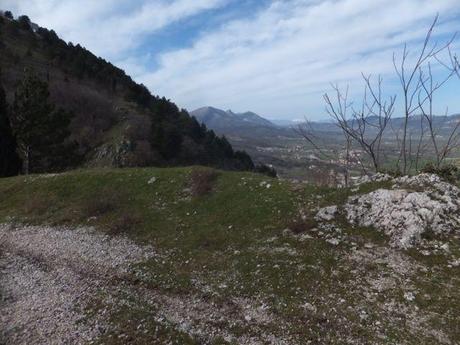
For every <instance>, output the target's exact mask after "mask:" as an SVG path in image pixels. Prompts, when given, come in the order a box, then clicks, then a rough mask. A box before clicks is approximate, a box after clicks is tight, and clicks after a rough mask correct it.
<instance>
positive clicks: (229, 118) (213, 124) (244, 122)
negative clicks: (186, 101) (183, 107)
mask: <svg viewBox="0 0 460 345" xmlns="http://www.w3.org/2000/svg"><path fill="white" fill-rule="evenodd" d="M190 114H191V115H193V116H195V118H196V119H197V120H198V121H200V122H201V123H204V124H205V125H206V126H207V127H209V128H212V129H214V130H216V131H221V132H230V131H236V130H238V129H245V128H255V127H274V126H275V125H274V124H273V123H271V122H270V121H268V120H267V119H264V118H263V117H261V116H260V115H257V114H256V113H253V112H251V111H247V112H245V113H234V112H233V111H231V110H227V111H225V110H221V109H217V108H213V107H203V108H199V109H196V110H193V111H192V112H191V113H190Z"/></svg>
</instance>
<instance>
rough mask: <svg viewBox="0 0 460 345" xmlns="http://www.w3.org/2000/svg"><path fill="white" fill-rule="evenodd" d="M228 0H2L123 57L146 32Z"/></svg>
mask: <svg viewBox="0 0 460 345" xmlns="http://www.w3.org/2000/svg"><path fill="white" fill-rule="evenodd" d="M226 1H227V0H193V1H191V0H138V1H131V0H28V1H25V0H24V1H21V0H19V1H18V0H1V5H0V7H1V8H5V9H10V10H12V11H13V12H14V13H15V14H17V15H19V14H27V15H28V16H29V17H30V18H31V19H32V20H33V21H34V22H36V23H37V24H39V25H41V26H44V27H47V28H52V29H54V30H55V31H56V32H58V34H59V35H60V36H61V37H63V38H64V39H65V40H67V41H71V42H74V43H80V44H82V45H84V46H85V47H86V48H88V49H89V50H91V51H92V52H94V53H95V54H97V55H100V56H103V57H105V58H109V59H119V58H120V57H121V56H123V55H125V54H126V53H127V52H128V51H129V50H130V49H133V48H135V47H137V46H138V45H140V44H141V43H142V39H143V38H144V36H145V35H146V34H152V33H155V32H157V31H159V30H161V29H162V28H164V27H166V26H168V25H170V24H172V23H174V22H177V21H179V20H182V19H184V18H187V17H190V16H193V15H195V14H198V13H200V12H202V11H205V10H209V9H212V8H216V7H219V6H222V5H223V4H225V2H226Z"/></svg>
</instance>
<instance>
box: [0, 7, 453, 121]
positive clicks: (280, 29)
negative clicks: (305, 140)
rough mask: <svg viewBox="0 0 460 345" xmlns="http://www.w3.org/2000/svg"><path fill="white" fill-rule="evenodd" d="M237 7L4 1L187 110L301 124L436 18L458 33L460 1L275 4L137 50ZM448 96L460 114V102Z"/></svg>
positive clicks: (380, 69)
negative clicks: (171, 29)
mask: <svg viewBox="0 0 460 345" xmlns="http://www.w3.org/2000/svg"><path fill="white" fill-rule="evenodd" d="M238 1H240V0H139V1H128V0H126V1H121V0H120V1H118V0H97V1H95V0H78V1H77V0H28V1H25V0H24V1H22V0H0V4H1V5H0V7H2V8H7V9H11V10H13V11H14V13H15V14H22V13H25V14H28V15H29V16H30V17H31V18H32V19H33V20H34V21H36V22H38V23H39V24H40V25H43V26H45V27H48V28H53V29H55V30H56V31H57V32H58V33H59V34H60V35H61V36H62V37H64V38H65V39H66V40H69V41H73V42H74V43H81V44H82V45H84V46H86V47H87V48H88V49H90V50H91V51H93V52H94V53H96V54H98V55H101V56H103V57H105V58H108V59H110V60H111V61H113V62H115V63H116V64H118V65H119V66H120V67H122V68H124V69H125V70H126V71H127V72H128V73H130V74H132V75H133V76H134V77H135V78H136V80H138V81H140V82H143V83H145V84H146V85H147V86H148V87H149V88H150V89H151V90H152V91H153V92H154V93H156V94H159V95H162V96H163V95H164V96H166V97H168V98H171V99H172V100H174V101H176V102H177V103H178V105H179V106H181V107H187V108H188V109H193V108H195V107H199V106H203V105H214V106H217V107H222V108H233V109H235V110H237V111H243V110H254V111H257V112H260V113H261V114H264V115H269V116H270V115H272V116H276V117H292V118H295V117H299V116H304V115H306V114H308V115H309V116H313V117H315V116H320V115H321V113H322V109H323V103H322V94H323V93H324V92H325V91H327V90H328V86H329V83H330V82H340V83H342V84H345V83H349V84H351V86H353V87H354V88H353V89H358V90H360V89H359V88H358V85H360V81H359V78H360V74H361V72H364V73H371V72H372V73H373V74H378V73H381V74H383V75H384V76H386V77H388V76H389V75H391V74H392V72H393V66H392V61H391V56H392V52H393V51H395V50H396V51H399V49H400V48H401V44H402V42H404V41H407V42H409V44H410V46H411V45H413V44H416V43H418V42H419V41H420V40H421V39H422V38H423V37H424V35H425V33H426V29H427V27H428V26H429V24H430V23H431V21H432V20H433V18H434V16H435V15H436V13H439V14H440V18H441V24H440V26H439V27H438V29H437V32H438V34H446V33H452V32H453V31H454V30H455V29H456V26H457V24H458V15H459V14H460V2H459V1H458V0H439V1H433V0H372V1H363V0H273V1H272V2H271V4H269V5H267V6H266V7H265V8H263V9H262V10H260V11H259V12H257V13H248V14H247V15H245V16H243V17H241V18H240V19H238V20H230V21H224V22H222V23H221V24H220V26H219V27H217V28H213V29H212V30H209V31H208V32H202V33H201V34H200V35H199V37H196V38H195V39H194V41H193V43H192V44H191V46H187V47H180V48H179V49H176V50H173V51H169V52H163V53H161V54H159V55H157V56H152V52H149V51H148V49H147V50H146V49H142V51H141V52H139V51H138V50H135V49H133V48H136V47H138V46H140V45H142V44H145V41H144V40H145V39H146V37H147V36H148V35H149V34H152V33H156V32H160V31H161V30H163V29H164V28H166V27H167V26H169V25H171V24H172V23H177V22H178V21H181V20H184V19H186V18H190V17H192V16H194V15H196V14H199V13H202V12H203V11H206V10H210V9H215V8H219V7H223V6H224V5H225V4H227V3H229V2H233V4H238ZM456 15H457V17H455V16H456ZM154 59H155V61H153V60H154ZM153 65H154V66H156V67H155V70H152V68H151V67H149V66H153ZM359 87H360V86H359ZM442 99H443V100H448V101H450V102H454V103H453V104H451V106H450V109H453V108H455V107H458V109H457V110H460V103H459V100H455V101H454V100H453V98H449V97H443V98H442ZM455 102H456V103H455Z"/></svg>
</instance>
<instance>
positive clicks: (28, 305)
mask: <svg viewBox="0 0 460 345" xmlns="http://www.w3.org/2000/svg"><path fill="white" fill-rule="evenodd" d="M153 255H154V252H153V249H152V248H151V247H139V246H137V245H136V244H134V243H132V242H131V241H129V240H127V239H125V238H122V237H117V238H113V237H108V236H105V235H103V234H100V233H96V232H95V231H94V230H92V229H88V228H80V229H75V230H69V229H55V228H48V227H30V226H28V227H20V228H13V227H11V226H8V225H0V294H1V297H2V298H1V304H0V310H1V312H0V324H1V325H2V329H1V333H0V343H2V342H3V343H6V344H80V343H86V342H88V341H90V340H91V339H94V338H95V337H97V336H98V335H99V334H100V333H101V332H102V331H103V330H104V329H105V327H106V325H105V324H104V320H103V318H102V315H95V316H94V319H93V320H91V324H88V322H86V320H87V318H85V315H84V309H85V308H86V307H88V303H89V301H90V299H91V297H92V296H93V295H94V294H95V293H97V292H98V291H100V289H101V288H103V287H104V286H110V281H111V280H114V279H116V278H117V277H121V276H123V275H125V274H126V273H127V272H128V269H129V266H130V265H131V264H133V263H136V262H140V261H144V260H146V259H148V258H149V257H151V256H153ZM101 313H102V314H103V311H102V312H101Z"/></svg>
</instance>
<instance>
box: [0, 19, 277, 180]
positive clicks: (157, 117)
mask: <svg viewBox="0 0 460 345" xmlns="http://www.w3.org/2000/svg"><path fill="white" fill-rule="evenodd" d="M0 67H1V70H2V74H1V79H0V81H1V84H2V90H3V89H4V90H5V92H4V95H3V93H1V94H0V108H1V110H0V131H1V139H0V140H2V147H3V148H2V151H0V152H1V155H2V156H1V157H0V162H2V163H1V164H2V166H1V167H0V173H1V174H2V175H14V174H17V173H19V172H20V171H22V172H24V173H28V172H45V171H62V170H64V169H68V168H72V167H74V166H75V165H80V164H82V165H84V166H116V167H125V166H152V165H155V166H174V165H190V164H200V165H207V166H213V167H217V168H222V169H229V170H254V169H256V170H259V171H261V172H269V173H270V174H274V172H273V171H270V169H267V168H266V167H263V166H262V167H255V166H254V163H253V161H252V159H251V157H250V156H249V155H248V154H247V153H245V152H242V151H234V150H233V148H232V146H231V145H230V143H229V142H228V141H227V139H226V138H225V137H219V136H217V135H216V134H215V133H214V132H213V131H212V130H208V129H207V128H206V126H205V125H203V124H200V123H199V122H198V121H197V120H196V119H195V118H194V117H191V116H190V115H189V114H188V112H187V111H186V110H183V109H182V110H181V109H179V108H178V107H177V106H176V105H175V104H174V103H173V102H171V101H169V100H167V99H166V98H161V97H158V96H153V95H152V94H151V93H150V91H149V90H148V89H147V88H146V87H145V86H144V85H142V84H137V83H136V82H134V81H133V80H132V79H131V78H130V77H129V76H127V75H126V74H125V72H124V71H123V70H121V69H119V68H117V67H115V66H113V65H112V64H111V63H109V62H107V61H105V60H104V59H102V58H99V57H96V56H95V55H93V54H92V53H91V52H89V51H88V50H86V49H85V48H83V47H81V46H80V45H79V44H76V45H74V44H72V43H70V42H69V43H66V42H64V41H63V40H62V39H60V38H59V37H58V36H57V34H56V33H55V32H54V31H53V30H47V29H45V28H41V27H36V26H35V24H32V23H31V21H30V20H29V18H28V17H27V16H20V17H18V18H17V19H14V18H13V15H12V14H11V13H9V12H5V13H4V15H3V16H0ZM33 89H39V90H41V91H40V92H30V91H31V90H33ZM35 91H37V90H35ZM3 96H4V97H3ZM37 104H40V107H38V108H40V111H41V113H40V111H38V110H37ZM21 107H22V108H21ZM27 107H29V109H27ZM31 108H35V110H37V111H35V113H34V112H33V111H32V110H31ZM28 111H29V112H31V113H30V114H28V115H27V116H29V117H35V118H34V119H33V121H36V120H37V121H39V122H40V121H45V120H46V121H45V122H46V124H45V122H43V123H42V124H41V125H40V126H38V127H37V124H36V123H35V125H33V126H35V127H34V129H33V130H30V131H29V133H28V135H29V137H30V136H32V137H33V138H29V139H30V141H31V142H33V141H34V140H35V141H37V140H38V139H39V138H42V139H43V138H44V137H49V140H48V141H49V142H48V143H44V142H40V143H37V142H36V143H35V144H33V145H32V144H31V145H29V146H33V147H29V148H30V150H31V152H27V149H25V148H24V145H25V142H24V140H23V139H21V138H22V137H23V136H24V135H23V133H22V132H21V130H20V129H19V127H20V125H19V122H21V121H23V120H24V119H23V118H22V120H21V119H20V117H21V116H23V115H21V114H25V113H27V112H28ZM21 112H22V113H21ZM33 121H32V119H30V124H32V123H33ZM30 124H29V125H30ZM58 132H59V133H58ZM31 133H32V134H31ZM7 142H8V145H7V144H6V143H7ZM4 143H5V144H4ZM25 146H28V145H25ZM7 147H9V149H7ZM30 150H29V151H30ZM29 155H31V157H29ZM50 155H52V156H50ZM19 163H20V164H19Z"/></svg>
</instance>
